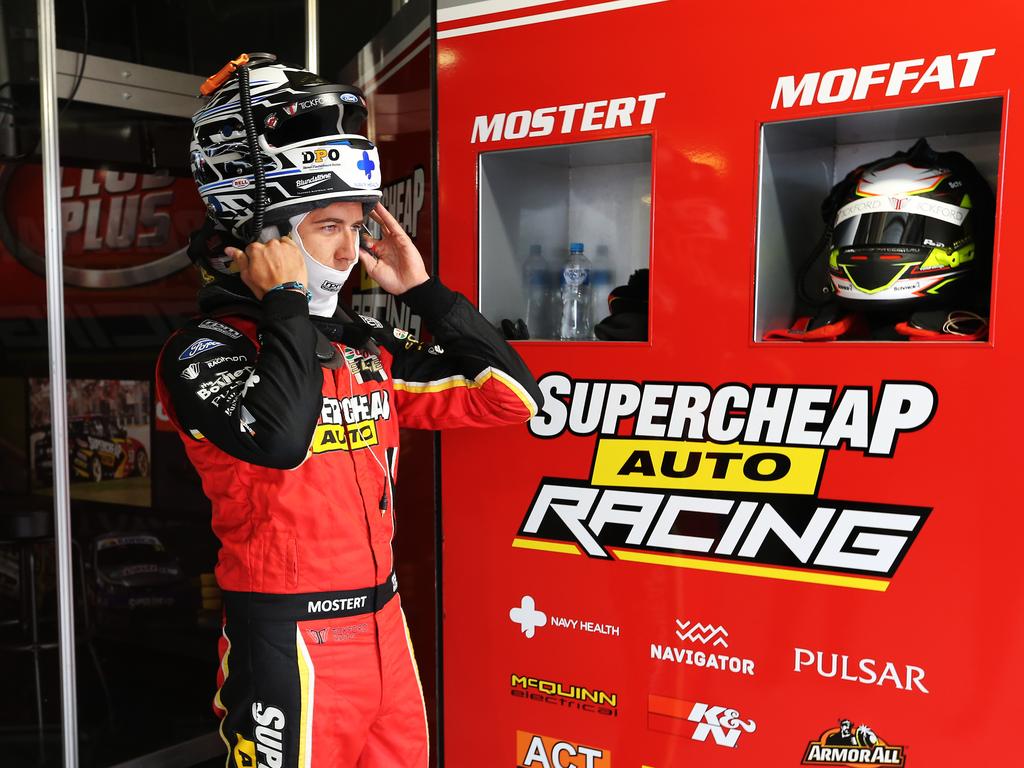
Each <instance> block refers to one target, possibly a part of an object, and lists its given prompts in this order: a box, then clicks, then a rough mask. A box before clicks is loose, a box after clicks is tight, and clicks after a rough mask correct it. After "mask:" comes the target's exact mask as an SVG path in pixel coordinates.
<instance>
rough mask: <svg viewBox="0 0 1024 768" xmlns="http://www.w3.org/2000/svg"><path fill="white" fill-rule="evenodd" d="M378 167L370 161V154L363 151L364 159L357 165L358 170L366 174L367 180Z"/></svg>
mask: <svg viewBox="0 0 1024 768" xmlns="http://www.w3.org/2000/svg"><path fill="white" fill-rule="evenodd" d="M376 167H377V164H376V163H374V162H373V160H371V159H370V153H369V152H367V151H366V150H363V159H362V160H360V161H359V162H358V163H356V168H358V169H359V170H360V171H362V172H363V173H365V174H366V178H368V179H369V178H370V177H371V175H372V173H373V169H374V168H376Z"/></svg>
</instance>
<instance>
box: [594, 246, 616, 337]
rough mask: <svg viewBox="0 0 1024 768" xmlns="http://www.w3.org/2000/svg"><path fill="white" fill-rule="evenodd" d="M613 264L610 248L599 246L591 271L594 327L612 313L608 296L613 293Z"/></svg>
mask: <svg viewBox="0 0 1024 768" xmlns="http://www.w3.org/2000/svg"><path fill="white" fill-rule="evenodd" d="M613 277H614V276H613V275H612V262H611V259H610V258H609V256H608V246H607V245H599V246H597V254H596V255H595V256H594V266H593V269H591V271H590V285H591V291H592V294H593V303H594V325H597V324H598V323H599V322H601V321H602V320H604V319H605V318H606V317H608V315H610V314H611V312H610V311H609V310H608V294H609V293H611V292H612V279H613Z"/></svg>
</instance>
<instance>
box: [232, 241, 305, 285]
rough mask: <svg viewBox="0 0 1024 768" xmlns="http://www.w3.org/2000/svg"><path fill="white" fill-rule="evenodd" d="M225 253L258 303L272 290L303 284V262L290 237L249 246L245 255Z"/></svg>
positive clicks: (237, 250) (233, 249)
mask: <svg viewBox="0 0 1024 768" xmlns="http://www.w3.org/2000/svg"><path fill="white" fill-rule="evenodd" d="M224 253H225V255H227V256H230V257H231V258H232V259H234V260H235V264H237V265H238V271H239V273H240V275H241V278H242V282H243V283H245V284H246V285H247V286H249V290H250V291H252V292H253V294H254V295H255V296H256V298H257V299H260V300H262V299H263V296H264V295H265V294H266V292H267V291H269V290H270V289H271V288H273V287H275V286H278V285H281V283H290V282H292V281H295V282H299V283H302V284H303V285H305V284H306V280H307V276H306V260H305V259H304V258H303V256H302V253H301V252H300V251H299V247H298V246H297V245H295V243H293V242H292V240H291V238H289V237H282V238H280V239H277V240H271V241H270V242H267V243H252V244H251V245H248V246H246V248H245V250H244V251H240V250H239V249H238V248H230V247H229V248H225V249H224Z"/></svg>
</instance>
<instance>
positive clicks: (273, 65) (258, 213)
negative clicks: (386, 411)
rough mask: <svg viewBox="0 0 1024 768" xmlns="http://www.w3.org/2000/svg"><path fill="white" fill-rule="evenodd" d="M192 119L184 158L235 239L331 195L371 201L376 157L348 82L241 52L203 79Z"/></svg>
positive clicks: (251, 237) (362, 104)
mask: <svg viewBox="0 0 1024 768" xmlns="http://www.w3.org/2000/svg"><path fill="white" fill-rule="evenodd" d="M202 90H203V93H204V94H205V95H210V96H211V97H210V99H209V101H208V102H207V103H206V104H205V105H204V106H203V107H202V108H201V109H200V110H198V111H197V112H196V113H195V114H194V115H193V116H192V142H191V146H190V165H191V169H192V176H193V178H194V179H195V182H196V185H197V186H198V188H199V195H200V197H201V198H202V199H203V202H204V204H205V205H206V208H207V211H208V213H209V216H210V217H211V218H212V219H214V220H215V221H216V222H217V223H219V224H220V225H222V227H223V228H224V229H226V230H227V231H228V232H230V234H231V235H232V236H234V237H235V238H237V239H239V240H241V241H243V242H253V241H255V240H258V239H260V236H261V234H262V231H263V229H264V227H267V226H271V225H276V226H278V227H282V226H283V227H284V228H283V229H282V231H281V234H283V233H284V232H285V231H287V221H288V219H290V218H292V217H294V216H297V215H299V214H302V213H306V212H308V211H311V210H313V209H315V208H319V207H323V206H326V205H329V204H331V203H336V202H358V203H362V204H363V208H364V213H365V212H368V211H369V209H370V208H372V206H373V205H374V204H375V203H376V202H377V201H378V200H379V199H380V196H381V193H380V181H381V175H380V159H379V157H378V155H377V149H376V147H375V146H374V145H373V143H372V142H371V141H370V140H369V139H367V138H366V137H365V136H364V135H362V134H360V131H361V130H362V127H363V124H364V123H365V121H366V116H367V108H366V98H365V97H364V96H363V93H362V91H360V90H359V89H358V88H356V87H354V86H351V85H338V84H335V83H331V82H328V81H327V80H324V79H323V78H321V77H320V76H319V75H317V74H314V73H313V72H309V71H308V70H305V69H302V68H301V67H295V66H291V65H288V64H283V63H279V62H277V59H276V57H274V56H273V55H271V54H261V53H253V54H243V55H242V56H241V57H239V58H238V59H235V60H234V61H232V62H230V63H229V64H228V65H227V66H225V68H224V69H222V70H221V71H220V72H218V73H217V75H214V76H213V77H211V78H209V79H208V80H207V81H206V83H205V84H204V86H203V89H202Z"/></svg>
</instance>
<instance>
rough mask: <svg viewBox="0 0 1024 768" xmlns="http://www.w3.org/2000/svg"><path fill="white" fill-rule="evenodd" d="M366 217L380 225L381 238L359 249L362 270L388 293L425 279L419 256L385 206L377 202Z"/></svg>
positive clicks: (406, 287)
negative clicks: (368, 216) (363, 268)
mask: <svg viewBox="0 0 1024 768" xmlns="http://www.w3.org/2000/svg"><path fill="white" fill-rule="evenodd" d="M370 218H371V219H373V220H374V221H376V222H377V223H378V224H379V225H380V231H381V239H380V240H376V241H373V242H368V243H367V245H368V246H369V250H367V249H366V248H365V247H363V248H360V249H359V260H360V261H362V262H363V266H364V267H365V268H366V273H367V274H368V275H369V276H370V277H372V278H373V279H374V280H376V281H377V283H378V284H379V285H380V287H381V288H383V289H384V290H385V291H387V292H388V293H390V294H392V295H397V294H399V293H405V292H406V291H408V290H409V289H410V288H414V287H416V286H417V285H419V284H421V283H425V282H427V280H428V279H429V278H430V275H428V274H427V269H426V267H424V266H423V257H422V256H420V252H419V251H418V250H416V246H415V245H413V242H412V240H410V239H409V236H408V235H407V234H405V230H404V229H402V225H401V224H399V223H398V222H397V221H396V220H395V217H394V216H392V215H391V214H390V213H388V210H387V208H385V207H384V206H383V205H381V204H380V203H377V205H376V207H375V208H374V209H373V210H372V211H370Z"/></svg>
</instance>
